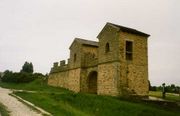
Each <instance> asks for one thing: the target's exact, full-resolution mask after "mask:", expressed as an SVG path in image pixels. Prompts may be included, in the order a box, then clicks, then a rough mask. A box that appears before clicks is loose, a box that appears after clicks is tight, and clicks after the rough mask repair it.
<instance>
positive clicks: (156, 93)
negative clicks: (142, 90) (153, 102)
mask: <svg viewBox="0 0 180 116" xmlns="http://www.w3.org/2000/svg"><path fill="white" fill-rule="evenodd" d="M149 95H150V96H154V97H158V98H162V92H160V91H150V92H149ZM165 99H166V100H171V101H178V102H180V96H179V95H178V94H173V93H166V97H165Z"/></svg>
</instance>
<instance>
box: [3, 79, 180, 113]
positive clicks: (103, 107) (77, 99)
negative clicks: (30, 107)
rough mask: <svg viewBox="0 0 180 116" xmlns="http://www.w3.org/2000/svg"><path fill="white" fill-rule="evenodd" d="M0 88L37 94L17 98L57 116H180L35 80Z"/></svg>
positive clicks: (20, 93)
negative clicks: (29, 91) (31, 91)
mask: <svg viewBox="0 0 180 116" xmlns="http://www.w3.org/2000/svg"><path fill="white" fill-rule="evenodd" d="M0 86H2V87H6V88H14V89H25V90H34V91H37V92H36V93H27V92H16V93H15V94H16V95H18V96H20V97H22V98H24V99H26V100H28V101H30V102H32V103H34V104H35V105H37V106H39V107H41V108H43V109H45V110H46V111H48V112H50V113H52V114H53V115H54V116H61V115H65V116H179V115H180V111H178V110H172V109H165V108H163V107H161V106H159V105H157V104H152V103H147V102H141V101H138V102H134V101H132V100H131V101H127V100H122V99H120V98H116V97H110V96H97V95H93V94H83V93H74V92H72V91H68V90H66V89H62V88H55V87H49V86H47V85H46V84H43V83H41V81H39V80H36V81H34V82H32V83H29V84H7V83H0Z"/></svg>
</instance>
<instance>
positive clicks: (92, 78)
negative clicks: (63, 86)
mask: <svg viewBox="0 0 180 116" xmlns="http://www.w3.org/2000/svg"><path fill="white" fill-rule="evenodd" d="M88 93H93V94H97V72H96V71H92V72H90V73H89V75H88Z"/></svg>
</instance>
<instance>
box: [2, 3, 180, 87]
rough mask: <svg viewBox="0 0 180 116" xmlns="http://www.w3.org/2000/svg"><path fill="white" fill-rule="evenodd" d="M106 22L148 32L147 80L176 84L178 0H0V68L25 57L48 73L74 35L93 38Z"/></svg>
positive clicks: (15, 67) (15, 66) (179, 75)
mask: <svg viewBox="0 0 180 116" xmlns="http://www.w3.org/2000/svg"><path fill="white" fill-rule="evenodd" d="M106 22H111V23H115V24H119V25H123V26H127V27H131V28H135V29H137V30H140V31H143V32H145V33H148V34H150V35H151V36H150V37H149V40H148V43H149V51H148V52H149V53H148V54H149V79H150V81H151V84H152V85H160V84H162V83H163V82H165V83H167V84H170V83H174V84H177V85H180V0H0V71H1V72H3V71H5V70H6V69H9V70H12V71H20V69H21V67H22V65H23V64H24V62H25V61H29V62H32V63H33V65H34V70H35V71H36V72H42V73H44V74H45V73H49V71H50V68H51V67H52V64H53V62H55V61H60V60H63V59H67V58H68V57H69V46H70V44H71V43H72V41H73V39H74V38H75V37H80V38H84V39H89V40H95V41H97V38H96V37H97V35H98V33H99V32H100V31H101V29H102V28H103V26H104V25H105V24H106Z"/></svg>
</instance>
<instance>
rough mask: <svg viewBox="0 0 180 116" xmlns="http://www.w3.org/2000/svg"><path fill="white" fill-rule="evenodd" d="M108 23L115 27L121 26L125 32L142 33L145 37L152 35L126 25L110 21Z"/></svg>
mask: <svg viewBox="0 0 180 116" xmlns="http://www.w3.org/2000/svg"><path fill="white" fill-rule="evenodd" d="M107 24H108V25H112V26H115V27H117V28H119V29H120V30H121V31H124V32H129V33H133V34H137V35H141V36H145V37H149V36H150V35H149V34H146V33H144V32H141V31H138V30H136V29H132V28H128V27H124V26H121V25H117V24H113V23H109V22H108V23H107Z"/></svg>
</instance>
